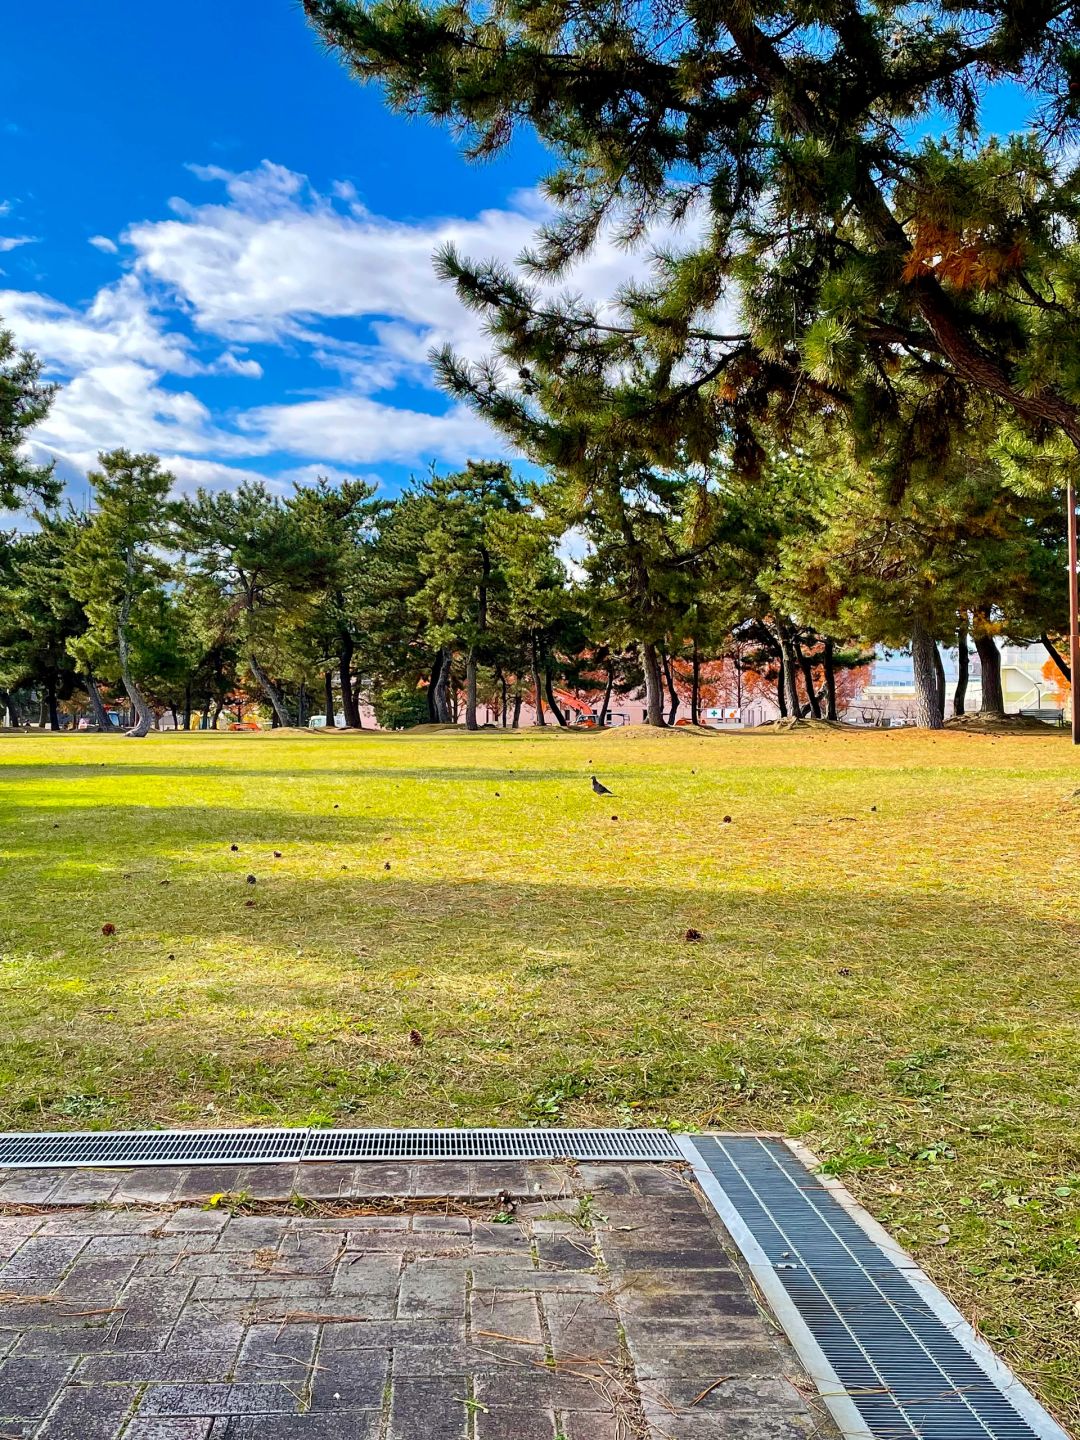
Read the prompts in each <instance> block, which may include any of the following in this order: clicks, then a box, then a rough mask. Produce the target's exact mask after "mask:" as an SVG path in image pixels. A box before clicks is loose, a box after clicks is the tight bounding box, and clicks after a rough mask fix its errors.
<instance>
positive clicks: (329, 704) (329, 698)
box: [322, 670, 334, 730]
mask: <svg viewBox="0 0 1080 1440" xmlns="http://www.w3.org/2000/svg"><path fill="white" fill-rule="evenodd" d="M322 678H323V695H324V697H325V698H324V700H323V705H324V707H325V710H324V713H325V715H326V728H327V729H328V730H332V729H333V728H334V672H333V671H332V670H324V671H323V677H322Z"/></svg>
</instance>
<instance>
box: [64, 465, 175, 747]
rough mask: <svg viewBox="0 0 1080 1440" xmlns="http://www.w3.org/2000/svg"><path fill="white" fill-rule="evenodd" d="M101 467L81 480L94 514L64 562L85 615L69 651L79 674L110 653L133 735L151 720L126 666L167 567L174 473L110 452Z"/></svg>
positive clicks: (138, 735) (145, 729)
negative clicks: (127, 705) (82, 627)
mask: <svg viewBox="0 0 1080 1440" xmlns="http://www.w3.org/2000/svg"><path fill="white" fill-rule="evenodd" d="M98 463H99V464H100V466H101V468H100V470H92V471H91V472H90V474H89V476H88V477H87V478H88V479H89V481H90V485H91V487H92V489H93V494H94V513H93V514H92V516H91V517H90V519H89V521H88V522H87V524H86V525H85V526H84V527H83V529H82V530H81V532H80V534H79V536H78V539H77V541H76V543H75V545H74V547H73V549H72V552H71V557H70V577H71V578H70V584H71V589H72V591H73V593H74V594H75V595H77V596H78V598H79V600H80V601H81V603H82V606H83V609H84V611H85V613H86V619H87V622H88V623H87V628H86V631H85V633H84V634H83V635H82V636H80V637H79V639H78V640H77V641H75V642H73V644H72V646H71V649H72V651H73V653H74V654H75V655H76V657H77V658H78V659H79V661H80V664H81V665H82V666H83V668H84V670H86V671H88V672H93V671H95V670H100V664H101V659H102V657H103V656H115V658H116V664H117V667H118V670H119V674H120V679H121V681H122V683H123V686H124V690H125V691H126V693H127V697H128V699H129V700H130V701H131V705H132V708H133V709H134V711H135V725H134V727H133V728H132V729H131V730H129V731H128V734H129V735H130V736H132V737H133V738H141V737H143V736H145V735H146V734H147V732H148V731H149V729H150V727H151V725H152V724H153V722H154V716H153V713H152V711H151V709H150V707H149V705H148V704H147V702H146V699H145V697H144V695H143V693H142V690H141V689H140V686H139V683H138V681H137V678H136V674H137V667H136V666H135V665H134V664H133V663H132V651H133V644H134V634H135V632H136V631H137V630H138V628H139V626H140V625H141V624H143V623H144V622H145V621H146V620H147V619H148V617H149V616H150V615H151V614H152V613H153V612H154V610H155V609H156V607H157V605H158V597H159V596H160V593H161V587H162V585H163V583H164V580H165V578H166V576H167V574H168V567H167V565H166V564H165V563H164V561H163V560H162V558H161V554H160V547H161V545H162V543H163V542H164V540H165V538H166V531H167V501H168V495H169V490H170V487H171V485H172V476H171V475H170V474H169V472H168V471H167V470H164V469H163V468H162V466H161V462H160V461H159V460H158V458H157V456H156V455H133V454H131V453H130V452H129V451H127V450H111V451H109V452H107V453H104V454H102V455H100V456H99V457H98Z"/></svg>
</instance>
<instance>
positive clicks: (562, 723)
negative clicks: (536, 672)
mask: <svg viewBox="0 0 1080 1440" xmlns="http://www.w3.org/2000/svg"><path fill="white" fill-rule="evenodd" d="M544 694H545V695H546V696H547V702H548V709H549V710H550V711H551V713H552V715H554V716H555V723H556V724H557V725H558V726H559V727H560V728H561V729H563V730H565V729H566V716H565V715H564V714H563V712H562V711H561V710H560V709H559V706H558V703H557V702H556V700H555V687H554V684H553V682H552V676H551V664H550V662H548V661H545V662H544Z"/></svg>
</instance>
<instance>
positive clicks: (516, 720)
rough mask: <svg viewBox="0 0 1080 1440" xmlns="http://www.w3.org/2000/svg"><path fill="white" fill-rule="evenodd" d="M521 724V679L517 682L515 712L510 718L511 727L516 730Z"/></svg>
mask: <svg viewBox="0 0 1080 1440" xmlns="http://www.w3.org/2000/svg"><path fill="white" fill-rule="evenodd" d="M520 724H521V681H520V680H519V681H518V682H517V688H516V689H515V690H514V713H513V715H512V716H511V718H510V728H511V730H516V729H517V728H518V726H519V725H520Z"/></svg>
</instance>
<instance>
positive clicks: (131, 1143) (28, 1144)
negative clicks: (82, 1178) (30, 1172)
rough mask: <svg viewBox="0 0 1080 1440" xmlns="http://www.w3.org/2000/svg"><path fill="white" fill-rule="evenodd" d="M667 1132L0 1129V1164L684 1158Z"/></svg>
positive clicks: (25, 1166)
mask: <svg viewBox="0 0 1080 1440" xmlns="http://www.w3.org/2000/svg"><path fill="white" fill-rule="evenodd" d="M682 1158H683V1157H682V1154H681V1152H680V1150H679V1148H678V1146H677V1145H676V1143H675V1141H674V1140H673V1139H672V1137H671V1136H670V1135H669V1134H668V1133H667V1131H666V1130H309V1129H295V1130H144V1131H95V1132H91V1133H82V1134H79V1133H59V1134H48V1135H46V1134H26V1135H22V1134H6V1135H4V1134H0V1167H6V1168H12V1169H48V1168H52V1167H74V1166H78V1165H104V1166H129V1165H131V1166H134V1165H238V1164H243V1165H255V1164H272V1163H275V1162H287V1161H291V1162H293V1163H295V1162H296V1161H300V1160H561V1159H566V1160H653V1161H657V1160H661V1161H663V1160H669V1161H670V1160H681V1159H682Z"/></svg>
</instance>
